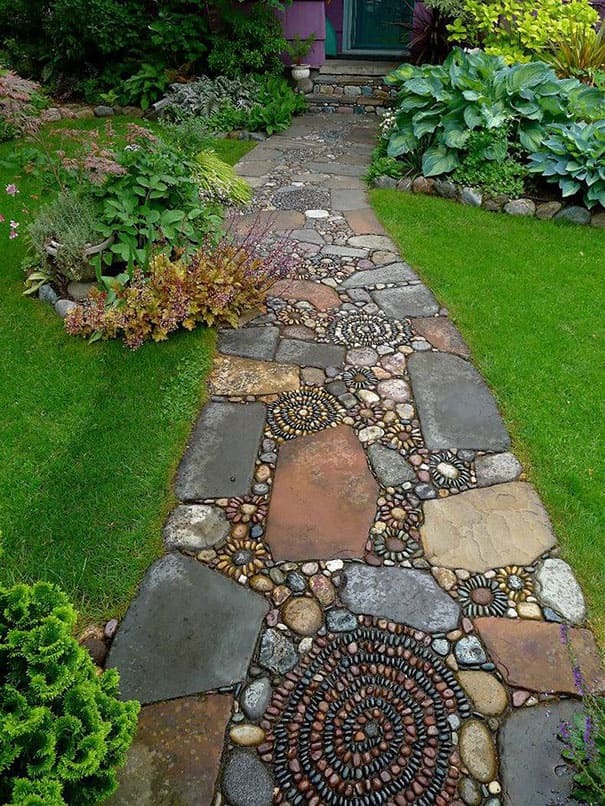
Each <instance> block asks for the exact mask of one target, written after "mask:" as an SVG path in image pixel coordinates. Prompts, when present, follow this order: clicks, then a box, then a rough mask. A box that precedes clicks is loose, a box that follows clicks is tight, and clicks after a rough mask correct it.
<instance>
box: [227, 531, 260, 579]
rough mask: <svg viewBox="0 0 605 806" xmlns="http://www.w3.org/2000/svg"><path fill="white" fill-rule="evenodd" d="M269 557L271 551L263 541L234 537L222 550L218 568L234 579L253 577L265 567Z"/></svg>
mask: <svg viewBox="0 0 605 806" xmlns="http://www.w3.org/2000/svg"><path fill="white" fill-rule="evenodd" d="M268 559H270V555H269V552H268V551H267V549H266V547H265V546H264V545H263V544H262V543H258V542H256V541H253V540H237V539H232V540H229V542H228V543H226V544H225V545H224V546H223V548H222V549H221V550H220V553H219V555H218V559H217V561H216V568H217V570H218V571H222V572H223V573H224V574H227V576H230V577H233V579H239V578H240V577H242V576H244V577H251V576H254V574H257V573H258V572H259V571H260V570H261V569H262V568H264V566H265V563H266V561H267V560H268Z"/></svg>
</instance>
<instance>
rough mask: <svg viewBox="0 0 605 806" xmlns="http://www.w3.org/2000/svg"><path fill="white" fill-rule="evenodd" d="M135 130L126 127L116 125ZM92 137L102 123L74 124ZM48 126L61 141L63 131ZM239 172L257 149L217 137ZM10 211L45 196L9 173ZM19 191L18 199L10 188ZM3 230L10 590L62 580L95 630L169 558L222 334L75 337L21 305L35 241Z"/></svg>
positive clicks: (0, 296)
mask: <svg viewBox="0 0 605 806" xmlns="http://www.w3.org/2000/svg"><path fill="white" fill-rule="evenodd" d="M125 123H126V121H125V120H120V119H116V121H115V124H114V125H115V127H116V128H117V129H118V130H121V129H123V128H124V126H125ZM77 125H78V127H79V128H86V129H90V128H93V127H94V126H95V125H97V123H96V122H95V121H82V122H78V124H77ZM66 126H69V127H74V124H73V122H71V121H70V122H68V123H64V124H63V123H62V124H59V125H58V126H55V127H54V129H47V130H46V136H48V137H49V139H50V142H51V143H52V144H53V145H55V146H56V145H57V144H58V139H57V134H56V132H57V130H60V129H61V128H65V127H66ZM212 145H213V146H214V147H215V148H216V150H217V152H218V153H219V154H220V155H221V156H222V157H223V158H224V159H227V160H228V161H230V162H232V163H234V162H236V161H237V160H238V159H239V157H240V156H242V155H243V153H245V152H246V151H247V150H248V149H249V148H250V144H249V143H242V142H238V141H232V140H217V141H213V143H212ZM10 153H11V144H4V145H2V146H0V213H1V214H3V215H4V216H5V217H6V219H7V221H8V220H9V219H10V218H16V219H18V220H20V221H21V222H22V223H21V230H23V229H24V227H25V222H26V220H27V213H23V212H22V208H23V207H26V208H29V210H33V209H35V207H36V206H37V205H38V204H39V203H40V198H41V197H44V196H46V198H48V195H47V193H48V192H47V191H43V189H42V188H41V186H40V184H39V183H38V182H36V181H35V180H34V179H33V178H32V177H30V176H22V175H15V172H14V169H11V168H10V167H7V165H6V164H4V165H3V164H2V161H6V160H8V158H9V157H10ZM9 182H16V184H17V186H18V187H19V188H20V191H21V192H20V194H19V195H18V196H16V197H14V199H13V198H10V197H9V196H7V195H5V193H4V188H5V186H6V185H7V184H8V183H9ZM7 236H8V226H7V223H4V224H0V255H1V262H0V353H1V355H2V361H1V362H0V412H1V415H0V530H1V531H2V533H3V546H4V554H3V556H2V559H1V560H0V584H11V583H14V582H17V581H33V580H36V579H46V580H50V581H53V582H58V583H60V584H61V585H62V586H63V588H64V589H65V590H66V591H67V593H68V594H69V595H70V596H71V597H72V599H73V600H74V602H75V604H76V605H77V606H78V608H79V609H80V610H81V612H82V615H83V619H84V620H85V621H89V620H98V619H103V618H106V617H109V616H112V615H120V614H121V613H123V611H124V610H125V608H126V606H127V604H128V601H129V599H130V597H131V596H132V594H133V592H134V590H135V588H136V585H137V583H138V582H139V580H140V579H141V577H142V575H143V573H144V572H145V570H146V568H147V567H148V566H149V564H150V563H151V562H152V561H153V560H154V559H155V558H156V557H157V556H158V555H159V553H160V551H161V527H162V524H163V521H164V518H165V516H166V514H167V512H168V510H169V509H170V507H171V505H172V504H173V499H172V495H171V492H170V483H171V479H172V476H173V473H174V471H175V468H176V467H177V464H178V461H179V459H180V456H181V453H182V451H183V447H184V444H185V441H186V439H187V435H188V432H189V430H190V427H191V423H192V420H193V419H194V417H195V415H196V412H197V410H198V408H199V406H200V402H201V400H202V398H203V395H204V379H205V376H206V374H207V372H208V369H209V365H210V360H211V356H212V352H213V348H214V334H213V332H212V331H208V330H204V329H198V330H197V331H195V332H193V333H181V334H177V335H176V336H173V337H171V338H170V340H169V341H168V342H166V343H163V344H147V345H145V346H143V347H142V348H141V349H140V350H138V351H137V352H136V353H131V352H130V351H128V350H127V349H125V348H124V347H122V345H121V344H119V343H97V344H95V345H92V346H88V345H87V344H86V343H85V342H84V341H82V340H80V339H76V338H73V337H69V336H67V335H66V334H65V333H64V331H63V324H62V322H61V320H60V319H59V318H58V317H57V316H56V315H55V313H54V312H53V311H52V310H51V309H50V308H49V307H47V306H46V305H44V304H43V303H41V302H39V301H37V300H34V299H29V298H27V297H24V296H23V295H22V290H23V287H22V281H23V275H22V271H21V269H20V262H21V260H22V258H23V256H24V253H25V242H24V241H25V239H24V238H23V237H20V238H18V239H16V240H13V241H9V240H8V239H7Z"/></svg>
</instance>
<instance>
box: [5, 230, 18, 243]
mask: <svg viewBox="0 0 605 806" xmlns="http://www.w3.org/2000/svg"><path fill="white" fill-rule="evenodd" d="M8 237H9V238H10V240H11V241H14V239H15V238H18V237H19V233H18V232H17V230H16V229H12V230H11V231H10V232H9V234H8Z"/></svg>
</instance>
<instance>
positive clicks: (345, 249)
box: [322, 246, 368, 257]
mask: <svg viewBox="0 0 605 806" xmlns="http://www.w3.org/2000/svg"><path fill="white" fill-rule="evenodd" d="M322 254H323V255H332V256H334V257H367V255H368V250H367V249H353V247H351V246H324V248H323V249H322Z"/></svg>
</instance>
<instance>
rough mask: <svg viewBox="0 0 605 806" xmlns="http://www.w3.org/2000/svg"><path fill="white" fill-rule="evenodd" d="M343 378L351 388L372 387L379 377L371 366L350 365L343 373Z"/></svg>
mask: <svg viewBox="0 0 605 806" xmlns="http://www.w3.org/2000/svg"><path fill="white" fill-rule="evenodd" d="M342 380H343V381H344V383H345V384H346V385H347V387H348V388H349V389H354V390H359V389H372V388H373V387H374V386H376V384H377V383H378V378H377V377H376V375H374V373H373V372H372V370H371V369H370V368H369V367H349V368H348V369H345V371H344V372H343V373H342Z"/></svg>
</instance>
